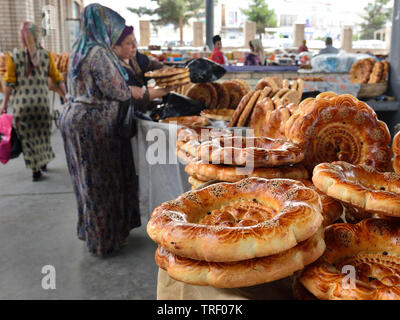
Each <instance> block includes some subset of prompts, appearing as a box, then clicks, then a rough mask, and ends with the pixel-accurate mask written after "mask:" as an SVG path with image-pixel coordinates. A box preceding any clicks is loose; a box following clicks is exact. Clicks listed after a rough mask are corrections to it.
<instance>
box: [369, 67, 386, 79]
mask: <svg viewBox="0 0 400 320" xmlns="http://www.w3.org/2000/svg"><path fill="white" fill-rule="evenodd" d="M383 69H384V64H383V62H377V63H375V64H374V67H373V68H372V72H371V75H370V77H369V80H368V83H379V82H380V81H381V78H382V75H383Z"/></svg>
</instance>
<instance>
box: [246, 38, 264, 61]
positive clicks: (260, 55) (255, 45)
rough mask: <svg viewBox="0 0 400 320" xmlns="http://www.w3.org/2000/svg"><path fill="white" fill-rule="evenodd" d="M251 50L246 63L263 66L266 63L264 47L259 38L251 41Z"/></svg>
mask: <svg viewBox="0 0 400 320" xmlns="http://www.w3.org/2000/svg"><path fill="white" fill-rule="evenodd" d="M249 46H250V50H251V52H250V53H248V54H247V55H246V58H245V61H244V64H245V65H246V66H260V65H261V66H263V65H265V55H264V48H263V46H262V43H261V41H260V40H259V39H254V40H250V41H249Z"/></svg>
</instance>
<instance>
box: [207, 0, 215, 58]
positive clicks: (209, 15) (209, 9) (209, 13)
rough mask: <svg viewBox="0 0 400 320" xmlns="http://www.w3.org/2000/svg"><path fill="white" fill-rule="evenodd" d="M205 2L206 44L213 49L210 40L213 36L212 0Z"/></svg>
mask: <svg viewBox="0 0 400 320" xmlns="http://www.w3.org/2000/svg"><path fill="white" fill-rule="evenodd" d="M205 1H206V44H207V46H208V48H209V49H210V50H212V49H213V42H212V38H213V36H214V0H205Z"/></svg>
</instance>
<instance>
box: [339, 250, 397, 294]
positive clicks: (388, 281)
mask: <svg viewBox="0 0 400 320" xmlns="http://www.w3.org/2000/svg"><path fill="white" fill-rule="evenodd" d="M345 265H350V266H353V267H354V268H355V271H356V278H357V280H360V281H362V282H364V283H366V284H368V285H370V286H372V287H374V288H382V287H385V286H389V287H391V286H399V285H400V258H398V257H395V256H390V255H388V253H387V252H384V253H383V254H361V255H358V256H354V257H350V258H346V259H345V260H343V261H342V262H341V263H340V265H339V270H342V267H343V266H345Z"/></svg>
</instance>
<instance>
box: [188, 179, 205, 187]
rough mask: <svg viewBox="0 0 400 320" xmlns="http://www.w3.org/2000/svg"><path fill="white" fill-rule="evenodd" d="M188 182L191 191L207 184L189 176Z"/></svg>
mask: <svg viewBox="0 0 400 320" xmlns="http://www.w3.org/2000/svg"><path fill="white" fill-rule="evenodd" d="M188 182H189V183H190V184H191V185H192V190H193V189H197V188H200V187H201V186H202V185H203V184H205V183H207V181H203V180H199V179H197V178H195V177H193V176H189V178H188Z"/></svg>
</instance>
